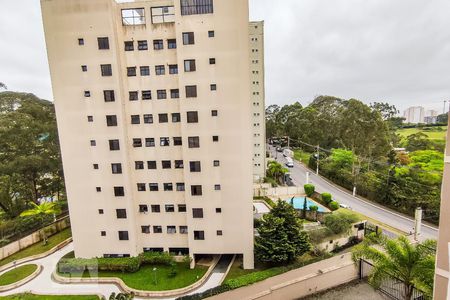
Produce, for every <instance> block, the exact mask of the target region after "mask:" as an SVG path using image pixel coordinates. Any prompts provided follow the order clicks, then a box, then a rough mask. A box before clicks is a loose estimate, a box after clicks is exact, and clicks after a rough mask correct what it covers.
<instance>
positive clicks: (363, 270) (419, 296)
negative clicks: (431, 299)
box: [359, 259, 427, 300]
mask: <svg viewBox="0 0 450 300" xmlns="http://www.w3.org/2000/svg"><path fill="white" fill-rule="evenodd" d="M372 269H373V264H371V263H370V262H368V261H366V260H364V259H361V260H360V262H359V277H360V279H364V278H367V277H368V276H369V275H370V273H371V271H372ZM378 290H379V291H380V292H382V293H383V294H384V295H386V296H388V297H389V298H391V299H395V300H404V299H406V296H405V289H404V285H403V281H401V280H400V279H398V278H395V277H391V278H389V279H387V280H384V281H383V282H382V283H381V285H380V286H379V287H378ZM411 299H413V300H425V299H427V298H426V297H425V295H424V293H423V292H422V291H420V290H418V289H416V288H415V287H414V288H413V292H412V297H411ZM408 300H409V299H408Z"/></svg>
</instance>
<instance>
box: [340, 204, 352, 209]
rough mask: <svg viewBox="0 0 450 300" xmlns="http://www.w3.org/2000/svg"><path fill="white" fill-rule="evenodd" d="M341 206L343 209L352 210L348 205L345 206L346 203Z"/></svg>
mask: <svg viewBox="0 0 450 300" xmlns="http://www.w3.org/2000/svg"><path fill="white" fill-rule="evenodd" d="M339 206H340V207H342V208H346V209H352V208H351V207H350V206H348V205H347V204H344V203H339Z"/></svg>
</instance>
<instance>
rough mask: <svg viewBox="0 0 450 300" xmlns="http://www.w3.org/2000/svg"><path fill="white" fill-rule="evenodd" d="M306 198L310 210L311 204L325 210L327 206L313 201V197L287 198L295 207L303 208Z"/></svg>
mask: <svg viewBox="0 0 450 300" xmlns="http://www.w3.org/2000/svg"><path fill="white" fill-rule="evenodd" d="M305 200H306V206H307V207H308V210H309V207H310V206H314V205H315V206H317V207H319V209H318V211H320V212H325V208H324V207H323V206H321V205H319V204H317V203H316V202H314V201H312V200H311V199H308V198H307V197H294V198H288V199H286V202H287V203H290V204H291V205H292V206H294V208H295V209H303V205H304V204H305Z"/></svg>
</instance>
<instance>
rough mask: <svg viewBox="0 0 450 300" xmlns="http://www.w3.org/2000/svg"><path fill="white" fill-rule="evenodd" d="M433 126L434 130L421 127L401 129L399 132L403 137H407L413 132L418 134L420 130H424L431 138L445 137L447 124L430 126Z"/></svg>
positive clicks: (440, 138)
mask: <svg viewBox="0 0 450 300" xmlns="http://www.w3.org/2000/svg"><path fill="white" fill-rule="evenodd" d="M428 128H432V130H423V129H420V128H404V129H399V130H398V131H397V133H398V134H399V135H400V136H401V137H402V138H406V137H408V136H410V135H411V134H416V133H419V132H422V133H424V134H426V135H427V136H428V138H429V139H431V140H443V139H445V135H446V133H447V126H441V127H428Z"/></svg>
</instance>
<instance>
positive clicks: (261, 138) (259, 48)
mask: <svg viewBox="0 0 450 300" xmlns="http://www.w3.org/2000/svg"><path fill="white" fill-rule="evenodd" d="M249 33H250V37H249V38H250V84H251V88H250V93H251V102H252V106H253V111H252V117H253V120H252V125H253V148H254V153H253V179H254V181H255V182H261V181H262V180H263V179H264V177H265V176H266V105H265V78H264V21H258V22H250V24H249Z"/></svg>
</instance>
